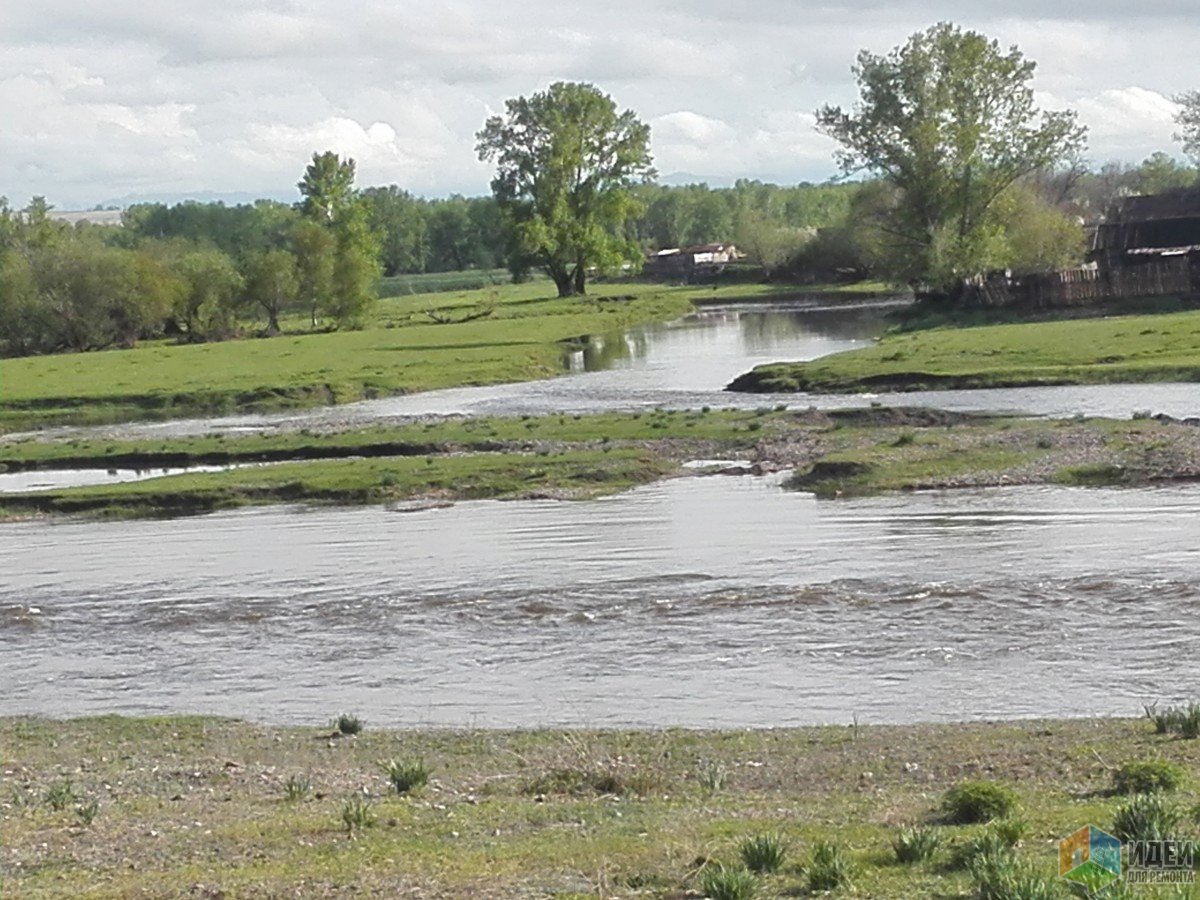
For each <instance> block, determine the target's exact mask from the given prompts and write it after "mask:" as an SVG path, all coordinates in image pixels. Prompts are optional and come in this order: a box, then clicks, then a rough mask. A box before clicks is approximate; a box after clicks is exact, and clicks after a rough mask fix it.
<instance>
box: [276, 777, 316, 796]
mask: <svg viewBox="0 0 1200 900" xmlns="http://www.w3.org/2000/svg"><path fill="white" fill-rule="evenodd" d="M310 791H312V781H310V780H309V778H308V776H307V775H292V776H291V777H289V778H288V780H287V781H285V782H284V783H283V795H284V796H285V797H286V798H287V799H288V800H290V801H292V802H295V801H297V800H303V799H304V798H305V797H307V796H308V795H309V792H310Z"/></svg>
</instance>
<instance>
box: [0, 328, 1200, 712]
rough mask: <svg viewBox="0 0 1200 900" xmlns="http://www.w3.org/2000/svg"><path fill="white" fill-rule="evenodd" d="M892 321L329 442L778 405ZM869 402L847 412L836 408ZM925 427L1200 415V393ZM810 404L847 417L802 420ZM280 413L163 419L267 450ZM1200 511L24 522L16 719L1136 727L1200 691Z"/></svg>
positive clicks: (466, 397) (628, 505) (784, 501)
mask: <svg viewBox="0 0 1200 900" xmlns="http://www.w3.org/2000/svg"><path fill="white" fill-rule="evenodd" d="M879 327H880V320H879V315H878V311H868V312H861V311H860V312H857V313H847V312H828V311H826V312H822V311H805V312H797V311H783V310H776V311H770V312H763V311H745V310H736V309H726V310H720V311H715V312H709V313H705V314H702V315H701V316H699V317H696V318H694V319H691V320H688V321H685V322H683V323H676V324H674V325H671V326H656V327H652V328H646V329H640V330H638V331H637V332H635V333H633V334H631V335H629V336H626V337H625V338H623V339H622V340H621V341H619V342H616V343H615V344H614V342H613V341H612V340H611V339H610V341H609V342H608V343H607V345H602V344H599V343H597V344H594V345H593V346H592V347H590V348H589V350H588V351H586V352H583V353H581V354H579V355H578V356H577V357H576V359H575V360H574V361H573V364H574V366H575V367H576V369H578V370H579V372H578V374H576V375H571V376H567V377H564V378H562V379H558V380H555V381H550V382H541V383H538V384H534V385H516V386H508V387H502V388H478V389H463V390H459V391H441V392H434V393H430V394H424V395H415V396H413V397H410V398H400V399H398V400H387V401H373V402H372V403H364V404H356V405H354V406H353V407H345V408H341V409H339V410H328V411H317V412H315V413H305V414H303V418H304V419H305V420H308V421H312V420H314V419H315V420H324V421H358V420H359V419H360V418H362V419H365V418H369V417H372V416H373V417H375V418H385V419H386V418H389V417H394V416H403V415H415V414H428V413H433V412H441V413H452V412H454V413H467V414H482V413H488V414H490V413H501V412H522V413H525V412H536V411H544V410H549V409H597V408H610V407H613V406H616V407H619V408H624V407H635V406H654V405H664V406H665V405H670V406H688V405H702V404H710V405H713V406H727V405H735V404H748V405H752V406H756V405H763V404H764V403H767V402H774V398H764V397H761V396H759V397H748V398H747V397H738V396H736V395H729V394H722V393H720V390H719V389H720V388H721V387H722V386H723V385H724V383H726V382H727V381H728V380H729V379H730V378H732V377H733V376H734V375H736V374H738V373H739V372H741V371H744V370H745V369H746V368H748V367H749V365H751V364H753V363H755V362H758V361H763V360H766V359H780V358H801V357H803V356H816V355H820V354H822V353H826V352H834V351H836V350H838V349H844V348H846V347H850V346H854V345H855V343H856V342H861V341H865V340H869V339H870V337H871V336H872V335H873V334H875V333H877V331H878V329H879ZM872 399H875V400H880V399H882V400H883V401H885V402H893V401H892V398H887V397H885V398H869V397H855V398H846V397H841V398H836V404H834V403H832V402H831V403H830V405H845V404H847V403H848V402H853V403H866V402H871V400H872ZM902 399H903V402H906V403H919V402H932V403H936V404H937V405H940V406H944V407H946V406H949V407H954V408H1017V409H1027V410H1029V411H1033V412H1042V413H1047V414H1053V415H1065V414H1069V413H1071V412H1074V411H1081V412H1106V413H1108V414H1113V415H1123V416H1128V415H1129V414H1130V413H1131V412H1133V411H1134V410H1139V409H1152V410H1153V411H1156V412H1157V411H1165V412H1170V413H1172V414H1175V415H1196V414H1200V390H1198V389H1197V387H1196V386H1194V385H1167V386H1162V385H1156V386H1130V387H1122V386H1109V387H1104V388H1096V389H1042V390H1040V391H1000V392H979V391H974V392H955V393H954V394H951V395H947V394H936V395H930V396H929V397H924V396H916V395H905V396H904V397H903V398H902ZM787 402H790V403H792V404H794V405H808V404H809V403H812V402H815V403H820V404H824V403H825V400H824V399H823V398H808V397H803V398H796V397H791V398H787ZM296 417H297V414H293V415H292V416H290V417H273V418H269V419H268V418H261V417H260V418H258V419H239V420H223V421H222V422H220V423H212V422H209V423H170V424H166V425H156V426H138V429H137V430H143V429H144V430H155V431H157V433H160V434H161V433H163V432H170V431H172V430H174V431H178V432H180V433H187V432H193V431H198V430H205V429H211V428H240V427H263V426H264V425H266V426H267V427H271V426H272V425H279V424H281V423H283V422H286V421H287V420H288V419H293V420H294V419H295V418H296ZM1197 641H1200V486H1175V487H1170V488H1158V489H1144V490H1141V489H1139V490H1089V489H1072V488H1008V489H989V490H970V491H953V492H929V493H920V494H910V495H903V496H888V497H879V498H872V499H860V500H849V501H836V502H828V501H826V502H818V501H816V500H815V499H813V498H812V497H811V496H808V495H805V494H799V493H793V492H788V491H785V490H783V489H782V488H781V487H780V484H779V479H778V477H767V478H728V477H724V478H723V477H702V478H685V479H676V480H671V481H667V482H663V483H659V484H654V485H648V486H645V487H642V488H639V489H637V490H634V491H630V492H628V493H626V494H622V495H620V496H615V497H609V498H606V499H603V500H599V501H594V502H588V503H564V502H552V501H533V502H511V503H500V502H473V503H461V504H458V505H457V506H454V507H452V508H448V509H428V510H422V511H417V512H400V511H397V510H389V509H385V508H363V509H299V508H271V509H256V510H247V511H239V512H234V513H222V514H215V515H210V516H204V517H199V518H192V519H178V520H172V521H166V522H84V521H60V522H20V523H10V524H3V525H0V685H2V686H3V688H4V689H3V691H2V692H0V714H17V713H42V714H51V715H81V714H97V713H104V712H126V713H165V712H212V713H220V714H228V715H236V716H246V717H249V718H253V719H256V720H262V721H278V722H294V723H314V722H318V723H319V722H324V721H327V720H328V719H329V718H331V717H332V716H333V715H335V714H336V713H337V712H338V711H340V710H346V711H354V712H356V713H358V714H359V715H360V716H362V717H363V718H365V719H367V720H368V721H370V722H373V723H375V724H378V725H420V724H430V723H433V724H439V725H455V726H470V725H485V726H537V725H549V724H555V725H559V724H561V725H596V726H620V725H636V726H661V725H685V726H740V725H758V726H768V725H788V724H799V723H813V722H842V723H848V722H850V721H852V720H853V719H854V718H857V719H858V720H859V721H861V722H910V721H929V720H947V719H969V718H999V717H1023V716H1042V715H1044V716H1070V715H1087V714H1096V713H1100V714H1136V713H1137V712H1139V711H1140V705H1141V704H1142V703H1143V702H1151V701H1154V700H1161V701H1171V700H1177V699H1183V698H1190V697H1195V696H1197V695H1198V694H1200V669H1197V667H1196V666H1195V664H1194V660H1195V658H1196V653H1195V648H1196V646H1197Z"/></svg>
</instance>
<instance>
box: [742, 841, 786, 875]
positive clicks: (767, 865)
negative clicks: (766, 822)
mask: <svg viewBox="0 0 1200 900" xmlns="http://www.w3.org/2000/svg"><path fill="white" fill-rule="evenodd" d="M738 855H739V856H740V857H741V858H742V863H743V864H744V865H745V866H746V868H747V869H749V870H750V871H751V872H778V871H779V869H780V868H781V867H782V866H783V861H784V860H785V859H786V858H787V845H786V844H784V842H783V839H782V838H781V837H779V835H775V834H760V835H756V836H754V837H748V838H746V839H744V840H743V841H742V842H741V843H740V844H739V845H738Z"/></svg>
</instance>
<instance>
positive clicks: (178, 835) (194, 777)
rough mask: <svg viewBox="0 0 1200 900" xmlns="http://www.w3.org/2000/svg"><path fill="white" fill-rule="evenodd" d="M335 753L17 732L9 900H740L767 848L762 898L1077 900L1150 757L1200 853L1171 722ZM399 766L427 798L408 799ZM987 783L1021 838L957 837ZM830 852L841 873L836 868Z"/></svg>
mask: <svg viewBox="0 0 1200 900" xmlns="http://www.w3.org/2000/svg"><path fill="white" fill-rule="evenodd" d="M334 733H335V730H334V729H332V728H331V726H330V725H329V724H328V722H318V723H314V726H313V727H311V728H275V727H264V726H256V725H250V724H247V723H243V722H236V721H231V720H215V719H203V718H160V719H126V718H118V717H106V718H99V719H80V720H75V721H66V722H61V721H49V720H42V719H6V720H0V893H4V894H6V895H10V896H21V897H30V898H39V897H128V896H148V897H185V896H187V897H196V896H199V897H219V896H220V897H251V896H254V897H257V896H284V895H287V896H295V895H302V896H311V897H321V896H350V895H353V896H360V895H376V896H421V897H517V896H530V897H534V896H537V897H564V898H565V897H596V896H601V897H632V896H653V897H671V898H683V897H689V896H690V897H699V896H702V893H703V891H704V889H705V887H708V888H709V891H710V893H709V896H718V895H716V894H714V893H712V892H711V890H712V882H711V881H708V880H707V879H711V878H712V877H713V876H712V873H713V871H714V870H715V869H716V868H717V867H718V866H719V865H720V864H725V865H727V866H729V867H730V868H737V869H741V867H742V858H741V854H740V852H739V848H740V847H741V845H742V843H743V842H744V841H746V840H747V839H752V838H756V837H760V836H769V838H768V841H767V842H768V843H773V844H775V845H777V846H778V847H779V848H780V849H782V850H783V853H784V855H783V859H782V860H781V861H780V864H779V865H778V866H777V868H776V869H775V870H774V871H770V872H764V873H761V874H758V875H753V876H750V875H742V876H741V877H742V878H743V879H747V880H750V881H752V882H753V884H754V885H755V886H756V887H757V896H767V897H770V896H804V895H808V894H809V893H812V892H813V891H812V888H814V887H816V888H817V890H816V892H817V893H820V892H822V889H823V888H824V887H825V886H826V884H827V883H828V882H827V881H821V882H818V883H816V884H814V879H815V878H817V877H819V876H828V875H830V874H831V873H832V874H833V875H834V876H835V880H836V875H837V874H838V873H842V874H844V875H845V876H846V877H847V879H848V883H847V884H843V885H842V886H841V887H834V888H833V890H834V893H835V894H837V895H853V896H870V897H884V898H911V897H930V896H938V897H969V896H977V895H978V894H977V893H976V892H977V890H978V882H977V881H976V877H975V876H973V874H972V870H971V868H970V867H969V866H970V865H971V864H970V860H971V859H972V857H976V858H977V857H978V854H979V851H980V849H981V847H980V844H981V843H984V842H985V841H986V842H990V844H991V845H993V852H992V857H993V858H994V859H995V860H997V865H1002V866H1007V867H1009V869H1011V870H1012V871H1014V872H1016V871H1021V870H1025V871H1027V872H1028V874H1027V875H1026V876H1025V878H1026V880H1028V881H1033V882H1035V884H1036V885H1037V886H1040V888H1041V889H1042V890H1043V892H1042V893H1009V894H992V895H990V896H996V897H1000V896H1004V897H1009V896H1011V897H1039V898H1040V897H1060V896H1061V897H1066V896H1071V895H1070V894H1068V893H1067V892H1065V891H1063V890H1062V889H1061V886H1060V885H1059V884H1057V883H1056V876H1057V860H1058V846H1057V845H1058V840H1059V839H1060V838H1062V837H1065V836H1067V835H1069V834H1071V833H1073V832H1075V831H1076V830H1077V829H1079V828H1081V827H1082V826H1084V825H1086V824H1089V823H1092V824H1095V825H1098V826H1100V827H1102V828H1107V829H1112V827H1113V823H1114V818H1115V816H1116V815H1117V812H1118V809H1119V807H1121V806H1122V805H1123V804H1125V803H1127V802H1129V800H1130V796H1129V795H1128V793H1127V792H1128V791H1130V790H1133V789H1136V787H1138V786H1139V785H1138V784H1134V785H1130V784H1128V783H1125V781H1122V780H1121V779H1120V778H1119V777H1118V772H1119V771H1120V770H1121V767H1123V766H1125V765H1126V764H1127V763H1131V762H1137V761H1144V760H1165V761H1168V762H1169V763H1170V764H1173V766H1168V768H1169V769H1171V771H1174V772H1175V773H1176V775H1178V776H1179V777H1180V779H1181V780H1182V784H1181V785H1175V784H1174V783H1173V784H1172V785H1171V787H1172V788H1173V790H1171V791H1169V792H1167V793H1165V796H1166V797H1167V804H1168V805H1169V806H1171V807H1172V808H1174V809H1177V810H1179V811H1180V818H1179V821H1178V823H1177V824H1176V825H1174V826H1172V827H1171V829H1170V830H1171V832H1172V833H1173V834H1175V835H1177V836H1179V837H1181V838H1188V837H1193V836H1194V835H1195V833H1196V832H1197V826H1196V823H1195V821H1194V819H1192V818H1191V817H1190V816H1189V815H1186V814H1182V811H1183V810H1186V809H1189V808H1192V807H1193V806H1194V805H1195V804H1196V802H1197V801H1198V800H1200V793H1198V792H1197V783H1196V780H1195V775H1196V772H1197V770H1198V767H1200V741H1196V740H1189V739H1184V738H1181V737H1179V736H1178V735H1174V734H1159V733H1155V729H1154V727H1153V726H1152V724H1151V723H1150V722H1149V721H1148V720H1146V719H1129V720H1121V719H1118V720H1111V719H1106V720H1089V721H1084V720H1074V721H1040V722H1018V723H1003V724H963V725H924V726H909V727H871V726H863V727H857V726H856V727H824V728H807V729H794V730H769V731H729V732H692V731H678V730H667V731H660V732H581V731H573V732H559V731H533V732H523V731H518V732H501V731H461V732H457V731H418V730H405V731H391V732H389V731H382V730H376V729H374V728H372V727H371V723H370V722H369V721H367V723H366V727H365V730H364V731H363V732H362V733H361V734H359V735H357V736H355V737H336V736H333V735H334ZM386 760H396V761H398V762H399V763H401V765H400V766H397V767H396V774H397V775H399V776H405V775H408V776H410V778H409V779H408V780H411V781H417V782H419V781H420V777H419V776H420V775H421V772H422V770H424V772H425V773H426V774H427V776H428V783H427V784H425V785H423V786H416V787H413V788H412V789H411V790H408V791H405V792H399V791H398V790H397V788H396V786H395V785H394V784H393V783H392V782H391V780H390V779H389V776H388V774H387V773H386V772H385V770H384V767H383V766H382V765H381V762H382V761H386ZM1160 768H1161V767H1160ZM411 776H416V777H411ZM978 779H983V780H987V781H989V782H994V783H997V784H999V785H1000V788H1001V791H1000V793H1002V794H1004V793H1007V792H1011V798H1012V800H1013V801H1014V803H1015V805H1014V808H1013V809H1011V810H1009V811H1008V812H1007V813H1006V814H1005V816H1004V822H1005V823H1006V824H1005V826H1004V827H1002V828H997V827H996V826H988V825H984V824H952V823H951V822H950V821H949V817H948V810H947V808H946V807H945V806H944V803H945V797H946V793H945V792H946V791H947V789H949V788H951V787H952V786H954V785H957V784H960V783H962V782H964V781H971V780H978ZM398 780H399V781H400V783H401V785H402V786H404V785H406V784H407V781H406V780H405V779H404V778H403V777H401V778H400V779H398ZM1118 787H1119V788H1120V790H1118ZM958 812H962V810H961V809H960V810H958ZM983 812H984V816H983V817H984V818H986V817H987V813H988V812H989V810H986V809H985V810H983ZM960 818H961V816H960ZM913 827H916V828H920V829H928V832H924V833H927V834H930V835H932V836H933V837H932V842H933V844H934V846H933V848H932V852H931V853H930V855H929V857H928V858H926V859H920V860H917V861H914V862H901V861H899V859H898V858H897V852H896V850H895V849H894V843H895V842H896V841H898V840H900V839H901V836H902V835H901V830H902V829H905V828H913ZM989 835H990V837H987V836H989ZM981 838H982V839H983V841H981ZM1014 838H1015V840H1016V845H1015V847H1012V848H1009V847H1008V846H1007V845H1008V844H1009V843H1010V842H1011V840H1012V839H1014ZM822 842H828V843H830V844H832V845H833V847H834V848H835V849H834V851H833V855H834V860H835V863H834V864H832V865H830V864H827V865H824V866H820V865H814V864H813V859H814V852H815V850H816V848H817V846H818V844H820V843H822ZM997 843H999V844H1000V846H999V847H996V846H995V845H996V844H997ZM984 846H985V847H986V846H987V844H986V843H984ZM767 855H768V856H769V854H767ZM762 856H763V854H759V855H758V857H757V858H758V859H760V860H761V858H762ZM752 858H754V857H752ZM838 860H840V861H841V863H842V864H843V865H842V866H841V867H839V866H838V865H837V864H836V861H838ZM1014 861H1015V862H1014ZM974 868H975V870H976V871H978V869H979V868H980V867H979V866H978V864H977V863H976V864H974ZM730 896H732V895H730ZM738 896H749V894H744V895H738ZM1112 896H1115V897H1126V896H1139V897H1141V896H1145V897H1156V896H1180V895H1178V894H1171V893H1166V892H1163V893H1158V892H1156V891H1155V890H1154V889H1152V888H1142V889H1140V890H1139V891H1138V892H1137V893H1136V894H1133V893H1129V894H1124V893H1121V892H1119V891H1114V893H1113V894H1112Z"/></svg>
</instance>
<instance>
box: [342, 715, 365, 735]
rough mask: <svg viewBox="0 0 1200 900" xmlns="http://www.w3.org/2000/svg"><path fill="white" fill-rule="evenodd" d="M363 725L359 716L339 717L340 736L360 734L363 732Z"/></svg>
mask: <svg viewBox="0 0 1200 900" xmlns="http://www.w3.org/2000/svg"><path fill="white" fill-rule="evenodd" d="M362 728H363V723H362V722H361V721H360V720H359V718H358V716H351V715H347V714H346V713H342V714H341V715H340V716H338V717H337V730H338V733H339V734H358V733H359V732H360V731H362Z"/></svg>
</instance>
